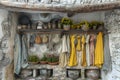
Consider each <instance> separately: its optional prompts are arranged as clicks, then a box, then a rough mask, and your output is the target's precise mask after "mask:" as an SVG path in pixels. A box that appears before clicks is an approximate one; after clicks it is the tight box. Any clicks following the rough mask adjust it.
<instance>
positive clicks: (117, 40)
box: [105, 10, 120, 80]
mask: <svg viewBox="0 0 120 80" xmlns="http://www.w3.org/2000/svg"><path fill="white" fill-rule="evenodd" d="M119 21H120V10H114V11H109V12H107V13H105V25H106V28H108V30H109V32H110V33H109V37H110V38H109V40H110V41H109V44H110V53H111V56H112V72H111V73H109V74H108V76H107V80H120V75H119V74H120V54H119V53H120V28H119V26H120V24H119Z"/></svg>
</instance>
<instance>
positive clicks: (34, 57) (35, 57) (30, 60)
mask: <svg viewBox="0 0 120 80" xmlns="http://www.w3.org/2000/svg"><path fill="white" fill-rule="evenodd" d="M28 61H29V62H39V58H38V57H37V56H35V55H32V56H29V58H28Z"/></svg>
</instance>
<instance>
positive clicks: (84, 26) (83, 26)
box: [81, 25, 89, 31]
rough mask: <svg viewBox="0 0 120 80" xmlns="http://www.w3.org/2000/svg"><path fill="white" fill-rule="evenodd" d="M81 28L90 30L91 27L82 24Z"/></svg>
mask: <svg viewBox="0 0 120 80" xmlns="http://www.w3.org/2000/svg"><path fill="white" fill-rule="evenodd" d="M81 29H82V30H83V31H88V30H89V27H88V26H86V25H82V27H81Z"/></svg>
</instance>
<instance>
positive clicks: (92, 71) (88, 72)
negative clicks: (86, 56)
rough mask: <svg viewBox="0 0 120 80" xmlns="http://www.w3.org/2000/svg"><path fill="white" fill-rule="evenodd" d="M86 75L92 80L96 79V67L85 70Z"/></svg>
mask: <svg viewBox="0 0 120 80" xmlns="http://www.w3.org/2000/svg"><path fill="white" fill-rule="evenodd" d="M86 77H87V78H89V79H92V80H98V79H99V77H100V71H99V70H98V69H88V70H86Z"/></svg>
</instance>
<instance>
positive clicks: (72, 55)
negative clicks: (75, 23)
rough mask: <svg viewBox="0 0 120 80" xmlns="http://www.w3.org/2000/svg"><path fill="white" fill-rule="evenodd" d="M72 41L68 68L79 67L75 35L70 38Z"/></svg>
mask: <svg viewBox="0 0 120 80" xmlns="http://www.w3.org/2000/svg"><path fill="white" fill-rule="evenodd" d="M70 39H71V41H70V43H71V51H70V58H69V63H68V66H71V67H72V66H76V65H77V56H76V48H75V35H72V36H71V37H70Z"/></svg>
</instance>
